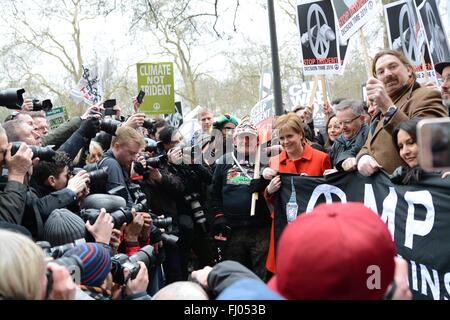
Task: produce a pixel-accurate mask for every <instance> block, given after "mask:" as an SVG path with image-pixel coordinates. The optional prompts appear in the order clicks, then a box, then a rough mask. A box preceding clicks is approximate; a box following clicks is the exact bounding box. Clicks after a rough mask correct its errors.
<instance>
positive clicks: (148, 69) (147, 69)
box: [139, 64, 172, 76]
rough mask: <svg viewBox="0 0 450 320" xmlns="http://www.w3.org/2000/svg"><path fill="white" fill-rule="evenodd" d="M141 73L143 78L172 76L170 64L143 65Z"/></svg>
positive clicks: (140, 69)
mask: <svg viewBox="0 0 450 320" xmlns="http://www.w3.org/2000/svg"><path fill="white" fill-rule="evenodd" d="M139 72H140V74H141V75H143V76H161V75H163V76H165V75H168V74H172V70H171V65H170V64H150V65H146V64H142V65H141V66H140V68H139Z"/></svg>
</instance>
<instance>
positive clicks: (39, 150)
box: [11, 141, 56, 162]
mask: <svg viewBox="0 0 450 320" xmlns="http://www.w3.org/2000/svg"><path fill="white" fill-rule="evenodd" d="M21 144H22V142H19V141H16V142H13V143H12V147H11V156H14V155H15V154H16V153H17V150H19V148H20V145H21ZM28 148H30V149H31V151H33V158H32V159H35V158H39V159H40V160H41V161H47V162H53V161H54V159H53V157H54V156H55V154H56V151H55V150H53V149H52V147H51V146H47V147H37V146H28Z"/></svg>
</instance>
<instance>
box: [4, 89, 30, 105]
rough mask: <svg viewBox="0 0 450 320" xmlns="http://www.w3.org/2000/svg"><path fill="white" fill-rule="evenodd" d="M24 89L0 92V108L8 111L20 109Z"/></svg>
mask: <svg viewBox="0 0 450 320" xmlns="http://www.w3.org/2000/svg"><path fill="white" fill-rule="evenodd" d="M24 93H25V89H22V88H21V89H6V90H2V91H0V106H4V107H6V108H8V109H20V108H21V107H22V104H23V97H22V95H23V94H24Z"/></svg>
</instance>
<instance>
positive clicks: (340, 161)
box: [330, 100, 368, 171]
mask: <svg viewBox="0 0 450 320" xmlns="http://www.w3.org/2000/svg"><path fill="white" fill-rule="evenodd" d="M335 109H336V118H337V120H338V123H339V126H340V128H341V129H342V133H341V135H340V136H339V137H338V138H337V139H336V140H335V141H334V143H333V146H332V147H331V150H330V160H331V162H332V164H333V167H335V168H336V169H337V170H344V171H352V170H355V169H356V165H357V162H356V155H357V154H358V152H359V150H361V148H362V146H363V145H364V143H365V142H366V139H367V133H368V125H367V124H366V123H365V122H364V107H363V105H362V103H361V102H360V101H355V100H343V101H341V102H340V103H339V104H338V105H337V106H335Z"/></svg>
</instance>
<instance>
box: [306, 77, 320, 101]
mask: <svg viewBox="0 0 450 320" xmlns="http://www.w3.org/2000/svg"><path fill="white" fill-rule="evenodd" d="M317 82H318V80H317V77H314V83H313V87H312V91H311V96H310V97H309V102H308V107H311V106H312V105H313V104H314V98H315V97H316V92H317Z"/></svg>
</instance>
